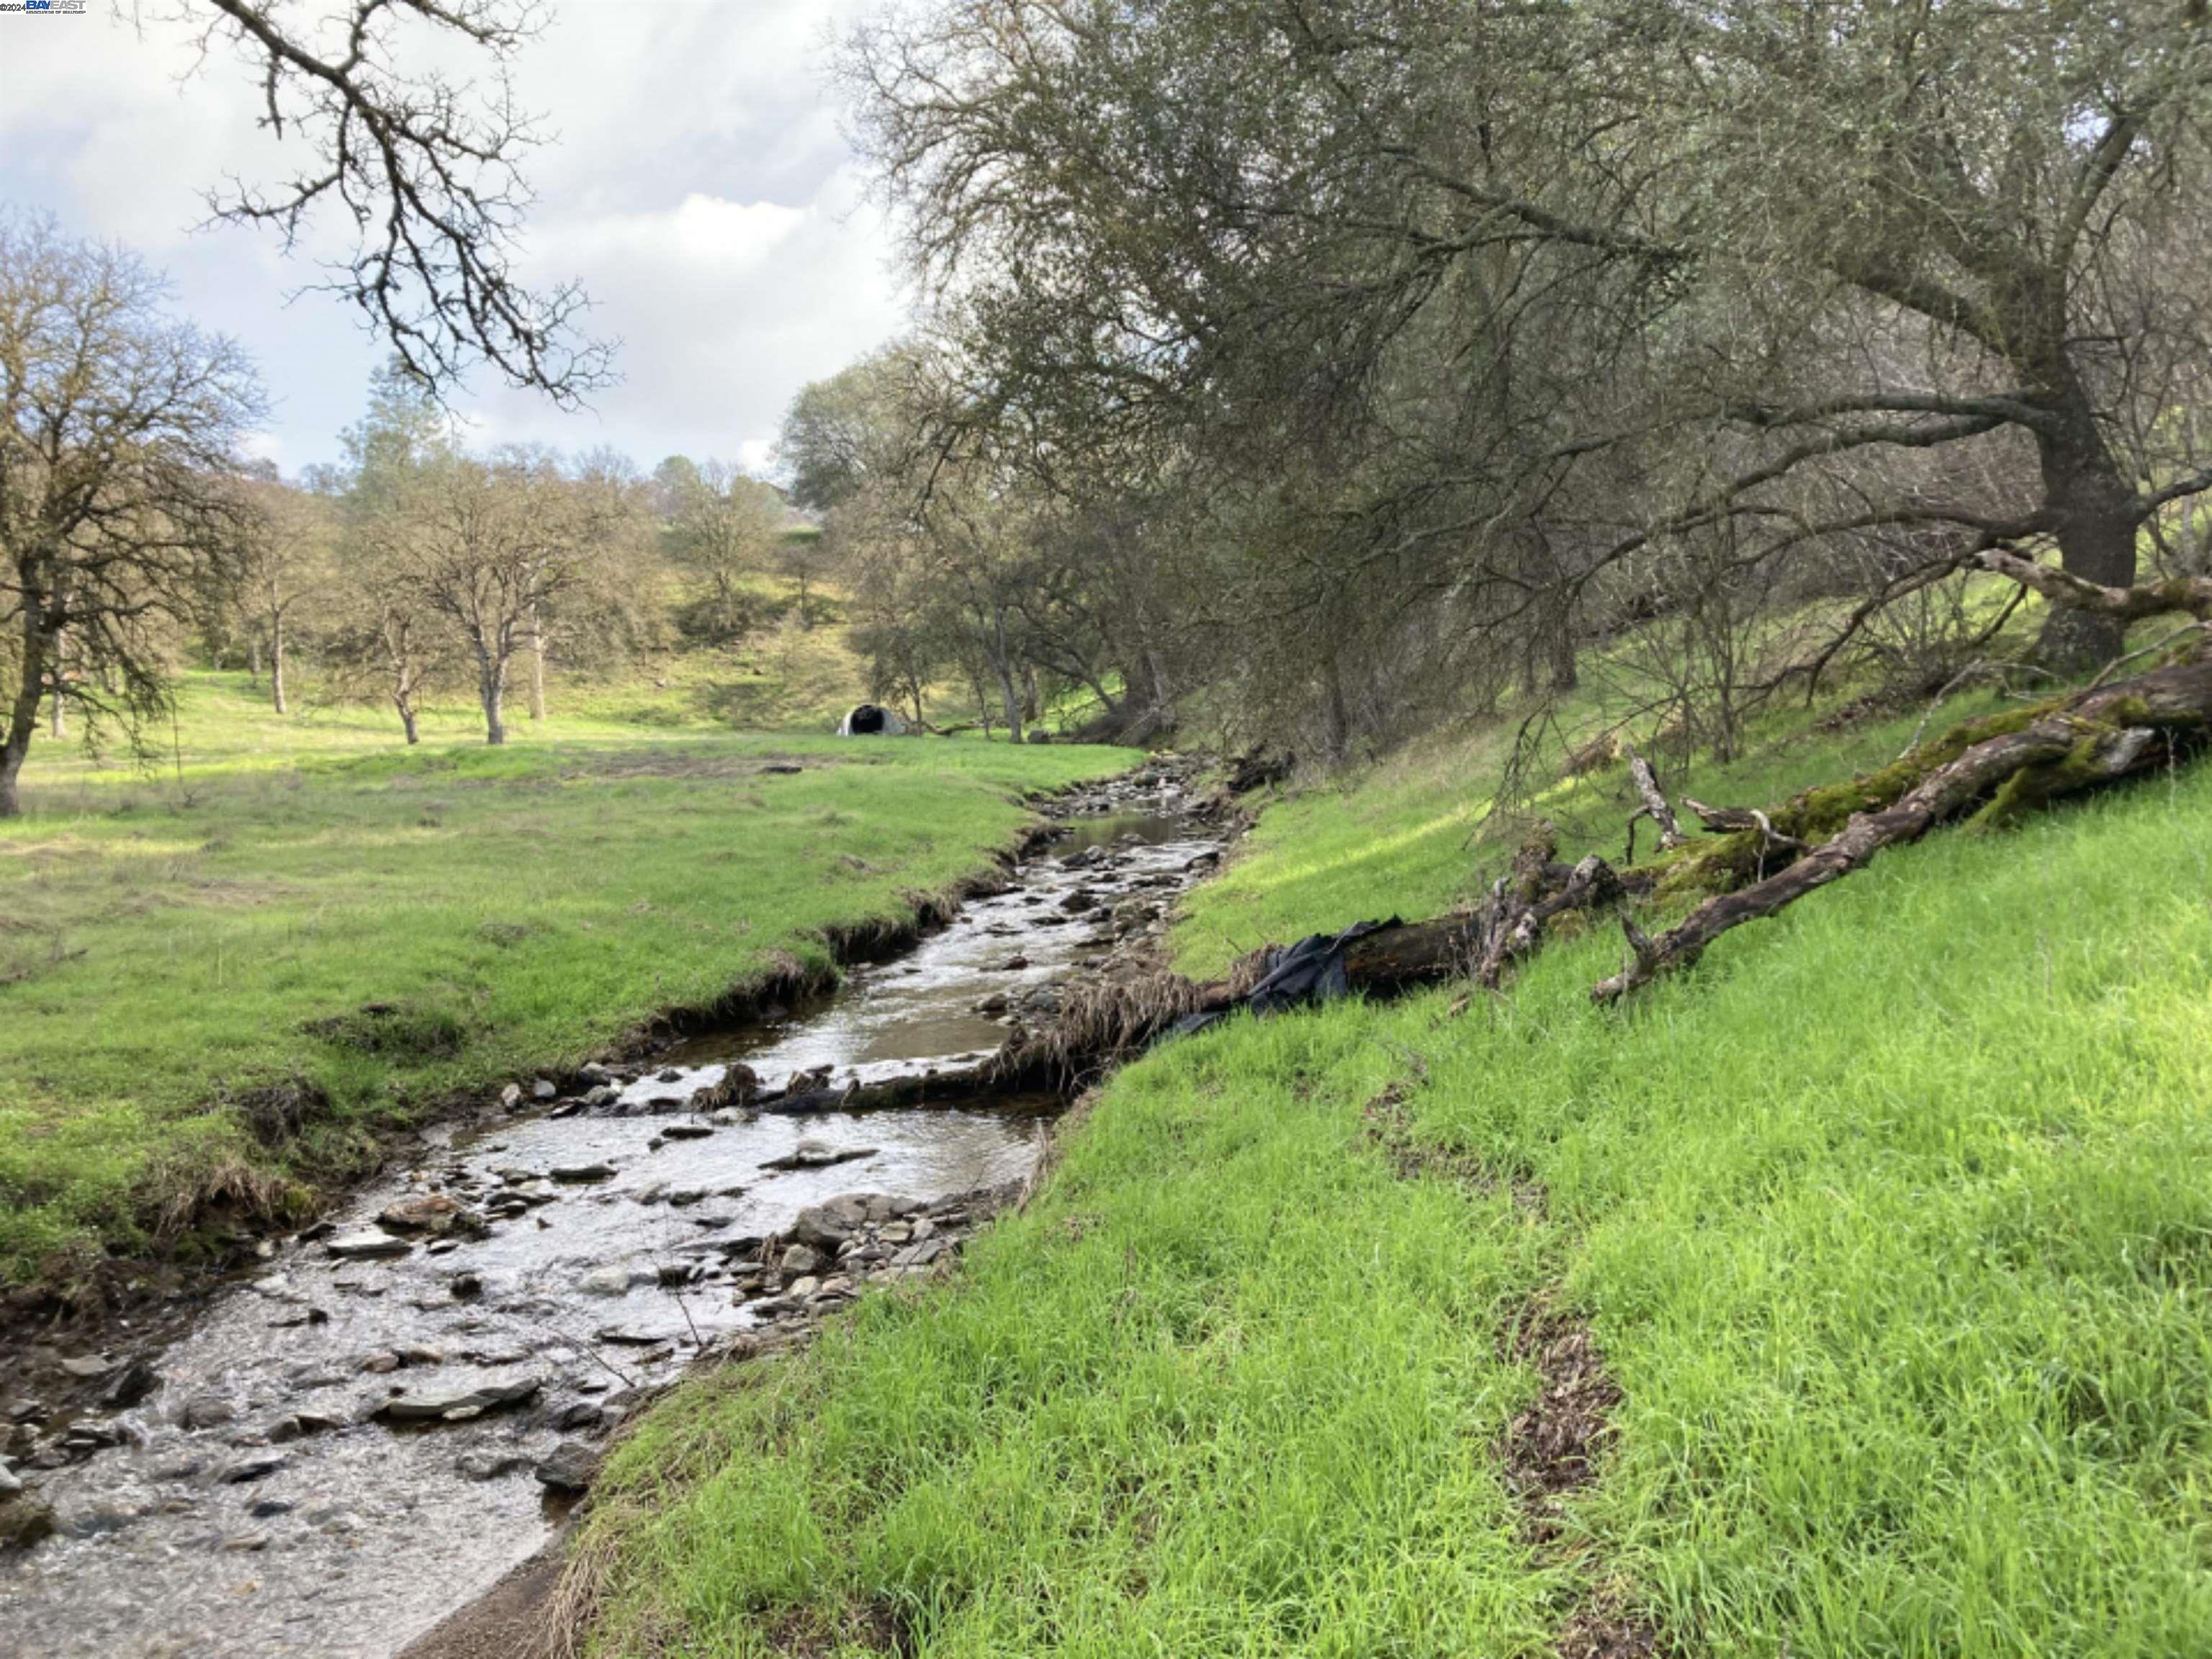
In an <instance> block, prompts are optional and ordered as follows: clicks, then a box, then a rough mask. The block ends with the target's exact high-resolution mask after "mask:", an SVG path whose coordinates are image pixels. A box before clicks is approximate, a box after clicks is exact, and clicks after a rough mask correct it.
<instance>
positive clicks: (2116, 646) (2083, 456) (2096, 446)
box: [2036, 389, 2136, 672]
mask: <svg viewBox="0 0 2212 1659" xmlns="http://www.w3.org/2000/svg"><path fill="white" fill-rule="evenodd" d="M2055 412H2056V413H2057V416H2059V418H2060V420H2061V421H2062V422H2063V425H2061V426H2060V427H2059V428H2057V430H2055V431H2042V432H2039V433H2038V434H2037V435H2036V451H2037V459H2038V461H2039V463H2040V465H2041V467H2042V472H2043V499H2044V504H2045V507H2047V508H2048V509H2049V510H2050V513H2051V518H2052V520H2053V525H2052V528H2053V531H2054V532H2055V533H2056V535H2057V540H2058V556H2059V565H2060V567H2061V568H2063V570H2064V571H2065V572H2066V574H2068V575H2069V576H2079V577H2080V578H2081V579H2082V580H2084V581H2092V582H2095V583H2096V584H2097V585H2098V586H2101V587H2129V586H2133V585H2134V583H2135V579H2136V493H2135V491H2134V490H2133V489H2130V487H2129V484H2128V481H2127V480H2126V479H2125V478H2124V477H2121V476H2120V470H2119V467H2118V465H2116V464H2115V463H2114V462H2113V460H2112V452H2111V451H2110V450H2108V449H2107V448H2106V447H2105V441H2104V436H2103V435H2102V434H2100V432H2099V431H2098V430H2097V422H2096V417H2095V416H2094V415H2093V414H2092V413H2091V411H2090V409H2089V403H2088V399H2087V397H2086V396H2085V395H2084V394H2082V393H2081V392H2080V391H2079V390H2078V389H2075V391H2073V392H2071V394H2070V395H2069V396H2068V397H2066V398H2064V399H2063V401H2062V402H2061V403H2060V404H2059V407H2058V409H2057V410H2056V411H2055ZM2126 638H2127V625H2126V623H2124V622H2121V621H2120V620H2118V618H2116V617H2107V616H2100V615H2098V614H2096V613H2095V612H2093V611H2085V610H2079V609H2076V608H2075V607H2073V606H2060V607H2058V608H2057V609H2056V610H2054V611H2052V612H2051V617H2050V620H2049V621H2047V622H2046V623H2044V625H2043V638H2042V641H2041V642H2040V644H2039V646H2038V647H2037V651H2038V654H2039V656H2040V657H2041V658H2042V659H2044V661H2045V664H2046V665H2049V666H2051V667H2052V668H2056V669H2059V670H2061V671H2069V672H2071V671H2081V670H2083V669H2088V668H2095V667H2099V666H2101V665H2103V664H2105V663H2107V662H2110V661H2111V660H2112V659H2113V658H2115V657H2117V656H2118V655H2119V654H2120V653H2121V652H2122V651H2123V650H2124V649H2125V648H2126V647H2125V641H2126Z"/></svg>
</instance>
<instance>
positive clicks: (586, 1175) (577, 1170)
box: [545, 1164, 615, 1185]
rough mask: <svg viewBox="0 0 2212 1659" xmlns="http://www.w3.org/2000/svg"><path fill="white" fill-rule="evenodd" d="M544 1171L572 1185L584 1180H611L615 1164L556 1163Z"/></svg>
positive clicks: (613, 1175)
mask: <svg viewBox="0 0 2212 1659" xmlns="http://www.w3.org/2000/svg"><path fill="white" fill-rule="evenodd" d="M545 1173H546V1174H547V1175H549V1176H551V1177H552V1178H553V1179H554V1180H556V1181H561V1182H568V1183H570V1184H572V1185H573V1184H576V1183H580V1182H586V1181H612V1180H613V1179H614V1178H615V1166H614V1165H613V1164H555V1165H554V1166H553V1167H552V1168H551V1169H550V1170H547V1171H546V1172H545Z"/></svg>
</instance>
